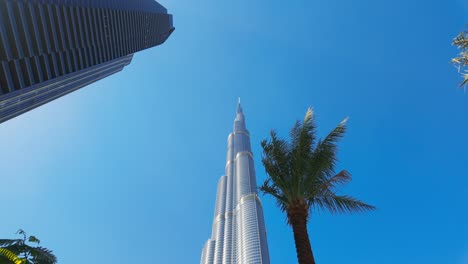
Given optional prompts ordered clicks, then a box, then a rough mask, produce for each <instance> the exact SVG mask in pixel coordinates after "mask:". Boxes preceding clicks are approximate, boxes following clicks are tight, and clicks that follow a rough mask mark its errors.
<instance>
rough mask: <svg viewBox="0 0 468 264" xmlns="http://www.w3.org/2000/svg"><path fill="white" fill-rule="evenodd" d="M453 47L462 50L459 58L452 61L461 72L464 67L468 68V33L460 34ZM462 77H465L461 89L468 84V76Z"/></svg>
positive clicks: (454, 40) (463, 75)
mask: <svg viewBox="0 0 468 264" xmlns="http://www.w3.org/2000/svg"><path fill="white" fill-rule="evenodd" d="M452 45H453V46H456V47H457V48H458V49H460V50H461V51H460V53H459V54H458V57H455V58H453V59H452V61H451V62H452V63H453V64H454V65H455V66H456V68H457V69H458V72H461V71H462V70H463V68H464V67H466V66H468V31H464V32H461V33H460V34H458V35H457V36H456V37H455V38H454V39H453V42H452ZM465 72H466V71H465ZM461 75H462V77H463V81H462V82H461V83H460V85H459V87H464V86H465V85H467V84H468V74H461Z"/></svg>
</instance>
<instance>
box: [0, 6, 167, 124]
mask: <svg viewBox="0 0 468 264" xmlns="http://www.w3.org/2000/svg"><path fill="white" fill-rule="evenodd" d="M173 30H174V27H173V25H172V15H170V14H168V13H167V10H166V9H165V8H164V7H163V6H161V5H160V4H159V3H157V2H155V1H154V0H0V123H2V122H4V121H6V120H8V119H11V118H13V117H15V116H17V115H20V114H22V113H24V112H27V111H29V110H31V109H33V108H35V107H38V106H40V105H43V104H45V103H47V102H50V101H52V100H54V99H56V98H58V97H60V96H63V95H65V94H67V93H70V92H73V91H75V90H77V89H79V88H82V87H83V86H86V85H88V84H90V83H93V82H95V81H97V80H99V79H102V78H105V77H107V76H109V75H111V74H114V73H116V72H118V71H121V70H122V69H123V68H124V67H125V66H126V65H128V64H130V62H131V60H132V57H133V54H134V53H135V52H138V51H141V50H144V49H147V48H150V47H153V46H157V45H160V44H162V43H163V42H164V41H165V40H166V39H167V38H168V37H169V35H170V34H171V33H172V31H173Z"/></svg>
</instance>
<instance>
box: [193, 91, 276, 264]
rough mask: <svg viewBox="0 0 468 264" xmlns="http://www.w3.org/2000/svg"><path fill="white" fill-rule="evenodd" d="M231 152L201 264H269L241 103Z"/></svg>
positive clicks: (228, 156)
mask: <svg viewBox="0 0 468 264" xmlns="http://www.w3.org/2000/svg"><path fill="white" fill-rule="evenodd" d="M227 149H228V150H227V159H226V175H225V176H222V177H221V178H220V179H219V182H218V191H217V194H216V204H215V214H214V220H213V228H212V234H211V238H210V239H208V241H207V242H206V243H205V246H204V247H203V251H202V256H201V262H200V263H201V264H269V263H270V257H269V254H268V244H267V239H266V229H265V220H264V217H263V209H262V203H261V201H260V198H259V197H258V193H257V181H256V177H255V168H254V160H253V155H252V152H251V148H250V134H249V131H248V130H247V129H246V127H245V117H244V113H243V111H242V107H241V105H240V100H239V104H238V106H237V114H236V118H235V120H234V131H233V132H232V133H231V134H229V136H228V148H227Z"/></svg>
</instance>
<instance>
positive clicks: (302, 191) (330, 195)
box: [260, 108, 375, 264]
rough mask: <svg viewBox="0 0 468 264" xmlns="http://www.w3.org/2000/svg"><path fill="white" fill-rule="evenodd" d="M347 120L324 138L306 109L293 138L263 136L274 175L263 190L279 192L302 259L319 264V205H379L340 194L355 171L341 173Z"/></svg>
mask: <svg viewBox="0 0 468 264" xmlns="http://www.w3.org/2000/svg"><path fill="white" fill-rule="evenodd" d="M346 122H347V118H346V119H344V120H343V121H342V122H341V123H340V124H339V125H338V126H337V127H336V128H335V129H333V130H332V131H331V132H330V134H328V136H326V137H325V138H324V139H323V140H317V136H316V126H315V121H314V113H313V111H312V109H311V108H309V109H308V110H307V112H306V115H305V118H304V121H303V122H302V123H301V122H299V121H297V122H296V124H295V125H294V127H293V128H292V130H291V133H290V137H291V141H290V142H287V141H286V140H284V139H280V138H278V136H277V135H276V132H275V131H271V134H270V136H271V139H270V140H263V141H262V143H261V144H262V148H263V157H262V162H263V165H264V167H265V170H266V172H267V174H268V176H269V177H268V178H267V179H266V180H265V182H264V183H263V185H262V186H261V187H260V190H261V191H262V192H263V193H264V194H268V195H271V196H273V197H274V198H275V199H276V202H277V205H278V207H279V208H280V209H281V211H283V212H284V213H285V214H286V216H287V220H288V224H289V225H291V227H292V229H293V233H294V241H295V244H296V253H297V258H298V261H299V264H314V263H315V259H314V256H313V253H312V248H311V246H310V241H309V235H308V231H307V222H308V220H309V218H310V214H311V212H312V210H313V209H321V210H328V211H330V212H332V213H348V212H362V211H367V210H374V209H375V207H374V206H372V205H368V204H366V203H364V202H362V201H359V200H357V199H355V198H353V197H351V196H348V195H338V194H337V193H336V189H337V187H339V186H340V185H343V184H345V183H347V182H349V181H351V174H350V173H349V172H348V171H346V170H342V171H340V172H338V173H336V172H335V167H336V163H337V152H338V147H337V143H338V141H339V140H340V139H341V138H342V137H343V136H344V134H345V132H346Z"/></svg>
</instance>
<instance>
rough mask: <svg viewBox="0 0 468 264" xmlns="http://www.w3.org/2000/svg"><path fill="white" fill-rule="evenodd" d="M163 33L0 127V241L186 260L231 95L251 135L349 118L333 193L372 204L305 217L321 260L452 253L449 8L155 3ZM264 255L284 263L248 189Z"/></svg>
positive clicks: (457, 175)
mask: <svg viewBox="0 0 468 264" xmlns="http://www.w3.org/2000/svg"><path fill="white" fill-rule="evenodd" d="M160 2H161V3H162V4H163V5H165V6H166V7H167V8H168V9H169V10H170V12H171V13H173V14H174V23H175V26H176V28H177V29H176V31H175V32H174V34H173V35H172V36H171V37H170V39H169V40H168V41H167V42H166V43H165V44H164V45H163V46H160V47H157V48H153V49H150V50H147V51H144V52H141V53H139V54H137V55H136V56H135V58H134V60H133V62H132V64H131V65H130V66H128V67H127V68H125V70H124V71H123V72H121V73H118V74H116V75H114V76H112V77H110V78H107V79H105V80H103V81H100V82H98V83H95V84H92V85H90V86H88V87H86V88H84V89H81V90H79V91H77V92H74V93H73V94H70V95H67V96H65V97H63V98H60V99H59V100H56V101H54V102H52V103H49V104H47V105H46V106H43V107H40V108H38V109H36V110H34V111H32V112H29V113H27V114H24V115H22V116H20V117H18V118H15V119H13V120H11V121H8V122H6V123H4V124H1V125H0V149H1V151H0V180H1V187H0V201H1V207H2V210H1V211H2V213H1V214H2V217H1V220H0V237H1V238H6V237H14V233H15V231H16V230H17V229H18V228H23V229H25V230H26V231H27V232H30V233H31V234H34V235H36V236H38V237H39V238H40V239H41V240H42V242H43V246H46V247H48V248H50V249H53V250H54V252H55V253H56V254H57V256H58V258H59V262H60V263H63V264H82V263H181V264H185V263H199V258H200V252H201V248H202V246H203V243H204V242H205V241H206V239H207V238H208V237H209V236H210V232H211V224H212V217H213V210H214V200H215V191H216V183H217V180H218V178H219V176H221V175H222V174H223V173H224V165H225V156H226V155H225V154H226V139H227V135H228V133H229V132H230V130H231V129H232V122H233V119H234V115H235V107H236V101H237V97H238V96H240V97H241V98H242V101H243V106H244V111H245V113H246V118H247V126H248V128H249V130H250V132H251V134H252V146H253V151H254V154H255V161H256V169H257V179H258V181H259V182H260V181H261V180H262V179H264V178H265V177H266V175H265V172H264V169H263V168H262V165H261V163H260V158H261V149H260V144H259V142H260V141H261V140H262V139H264V138H266V137H267V136H268V133H269V130H270V129H272V128H275V129H277V130H278V132H279V134H280V135H282V136H287V135H288V131H289V128H290V127H291V126H292V124H293V122H294V121H295V120H297V119H301V118H302V117H303V115H304V113H305V111H306V109H307V107H308V106H313V107H314V108H315V111H316V113H317V121H318V125H319V134H320V135H321V136H323V135H325V134H326V133H327V132H328V131H329V130H330V129H332V128H333V127H334V126H335V125H337V124H338V122H339V121H341V120H342V119H343V118H344V117H346V116H350V118H351V119H350V122H349V127H350V129H349V133H348V134H347V136H346V137H345V139H344V141H343V142H342V144H341V145H340V150H341V152H340V155H339V157H340V161H341V162H340V164H339V168H346V169H348V170H349V171H350V172H351V173H352V174H353V177H354V180H353V182H351V184H349V185H348V186H347V187H346V188H344V189H342V190H343V192H344V193H347V194H351V195H355V196H356V197H359V198H361V199H363V200H365V201H367V202H369V203H372V204H374V205H376V206H377V207H378V211H376V212H372V213H366V214H362V215H330V214H328V213H325V212H321V213H315V212H314V213H313V215H312V218H311V222H310V224H309V233H310V238H311V241H312V245H313V249H314V252H315V255H316V259H317V261H318V263H323V264H342V263H356V264H376V263H379V264H394V263H399V264H415V263H424V264H429V263H431V264H441V263H444V264H445V263H447V264H467V263H468V226H467V223H468V213H467V212H468V210H467V209H468V206H467V200H468V195H467V191H468V189H467V188H468V180H467V178H468V153H467V149H468V94H465V93H464V92H463V90H457V89H456V86H457V84H458V82H459V81H460V80H461V79H460V77H459V76H458V75H457V73H456V70H455V69H454V67H453V66H452V65H450V64H449V61H450V58H451V57H453V56H454V55H455V54H456V53H457V50H456V49H455V48H453V47H451V45H450V43H451V40H452V38H453V37H454V36H455V35H456V34H457V33H458V32H459V31H461V30H463V29H464V25H465V24H466V23H468V4H466V1H464V0H463V1H462V0H429V1H428V0H413V1H408V0H393V1H375V0H361V1H345V0H313V1H311V0H294V1H276V0H273V1H272V0H268V1H267V0H257V1H250V0H238V1H219V0H199V1H193V0H178V1H176V0H161V1H160ZM262 199H263V202H264V210H265V216H266V224H267V230H268V242H269V247H270V254H271V259H272V264H289V263H297V261H296V253H295V249H294V242H293V238H292V232H291V230H290V228H289V227H288V226H287V225H286V223H285V218H284V216H283V215H282V214H281V213H280V212H279V210H278V209H277V208H276V207H275V204H274V202H273V201H272V200H271V199H269V198H267V197H264V198H262Z"/></svg>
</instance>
